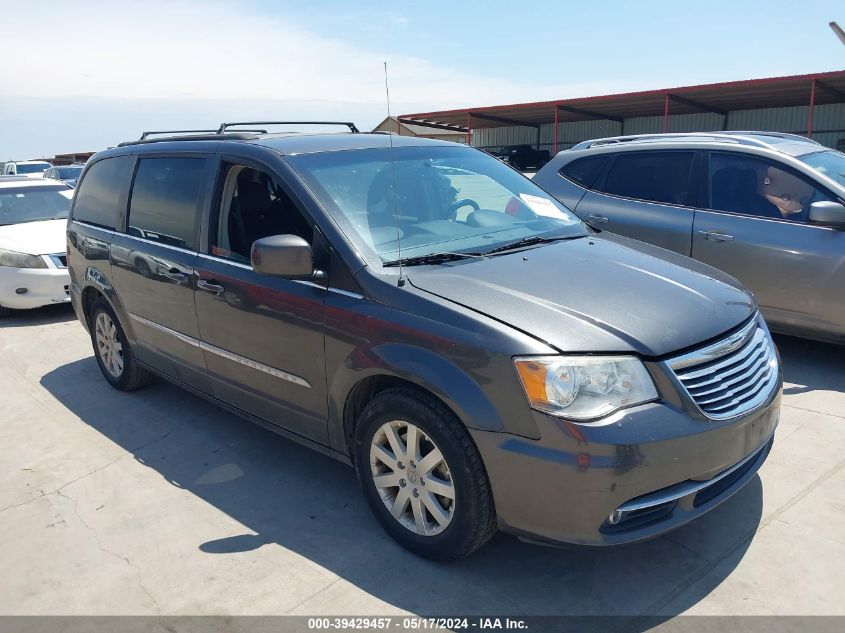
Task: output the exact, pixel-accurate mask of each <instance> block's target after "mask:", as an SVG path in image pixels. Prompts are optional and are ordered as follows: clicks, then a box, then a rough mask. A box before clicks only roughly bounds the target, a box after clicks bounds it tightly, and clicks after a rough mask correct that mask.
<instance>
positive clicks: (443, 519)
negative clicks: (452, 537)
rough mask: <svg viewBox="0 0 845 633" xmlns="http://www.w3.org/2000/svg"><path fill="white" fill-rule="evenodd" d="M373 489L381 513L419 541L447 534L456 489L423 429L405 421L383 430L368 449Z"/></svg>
mask: <svg viewBox="0 0 845 633" xmlns="http://www.w3.org/2000/svg"><path fill="white" fill-rule="evenodd" d="M370 470H371V472H372V476H373V483H374V484H375V487H376V490H377V491H378V494H379V496H380V497H381V500H382V501H383V502H384V505H385V507H386V508H387V509H388V511H389V512H390V513H391V514H392V515H393V518H395V519H396V520H397V521H398V522H399V523H401V524H402V525H403V526H404V527H405V528H407V529H408V530H410V531H411V532H414V533H415V534H419V535H421V536H434V535H436V534H440V533H441V532H442V531H443V530H445V529H446V528H447V527H448V526H449V523H450V522H451V521H452V517H453V516H454V514H455V485H454V482H453V481H452V474H451V472H450V470H449V465H448V464H447V463H446V459H445V457H444V456H443V453H442V452H441V451H440V449H439V448H438V447H437V445H436V444H435V443H434V441H432V439H431V438H430V437H429V436H428V435H426V433H424V432H423V430H422V429H420V428H419V427H417V426H415V425H414V424H411V423H410V422H406V421H403V420H393V421H391V422H387V423H385V424H383V425H381V426H380V427H379V428H378V430H377V431H376V432H375V434H374V435H373V439H372V442H371V444H370Z"/></svg>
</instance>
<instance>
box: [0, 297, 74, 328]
mask: <svg viewBox="0 0 845 633" xmlns="http://www.w3.org/2000/svg"><path fill="white" fill-rule="evenodd" d="M75 318H76V313H74V311H73V308H72V307H71V305H70V304H69V303H57V304H56V305H49V306H44V307H43V308H35V309H34V310H12V312H11V314H9V315H8V316H5V317H3V318H0V328H13V327H32V326H37V325H51V324H53V323H62V322H64V321H71V320H72V319H75Z"/></svg>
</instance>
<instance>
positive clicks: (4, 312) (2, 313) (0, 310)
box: [0, 306, 12, 319]
mask: <svg viewBox="0 0 845 633" xmlns="http://www.w3.org/2000/svg"><path fill="white" fill-rule="evenodd" d="M11 314H12V310H11V308H4V307H3V306H0V319H2V318H4V317H7V316H9V315H11Z"/></svg>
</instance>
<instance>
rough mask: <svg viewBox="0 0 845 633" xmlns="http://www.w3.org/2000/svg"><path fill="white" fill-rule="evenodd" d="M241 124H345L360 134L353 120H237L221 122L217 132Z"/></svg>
mask: <svg viewBox="0 0 845 633" xmlns="http://www.w3.org/2000/svg"><path fill="white" fill-rule="evenodd" d="M241 125H343V126H345V127H348V128H349V131H350V132H352V134H358V132H359V130H358V128H357V127H356V126H355V124H354V123H353V122H352V121H235V122H232V123H221V124H220V127H219V128H217V133H218V134H223V133H224V132H226V130H227V129H228V128H230V127H235V126H241ZM238 131H241V130H238Z"/></svg>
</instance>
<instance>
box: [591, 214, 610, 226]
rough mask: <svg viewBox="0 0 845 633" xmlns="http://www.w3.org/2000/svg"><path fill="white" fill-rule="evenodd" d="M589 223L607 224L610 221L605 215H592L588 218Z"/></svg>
mask: <svg viewBox="0 0 845 633" xmlns="http://www.w3.org/2000/svg"><path fill="white" fill-rule="evenodd" d="M587 221H588V222H595V223H596V224H607V222H608V219H607V218H606V217H604V216H603V215H598V214H597V213H591V214H590V215H588V216H587Z"/></svg>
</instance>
